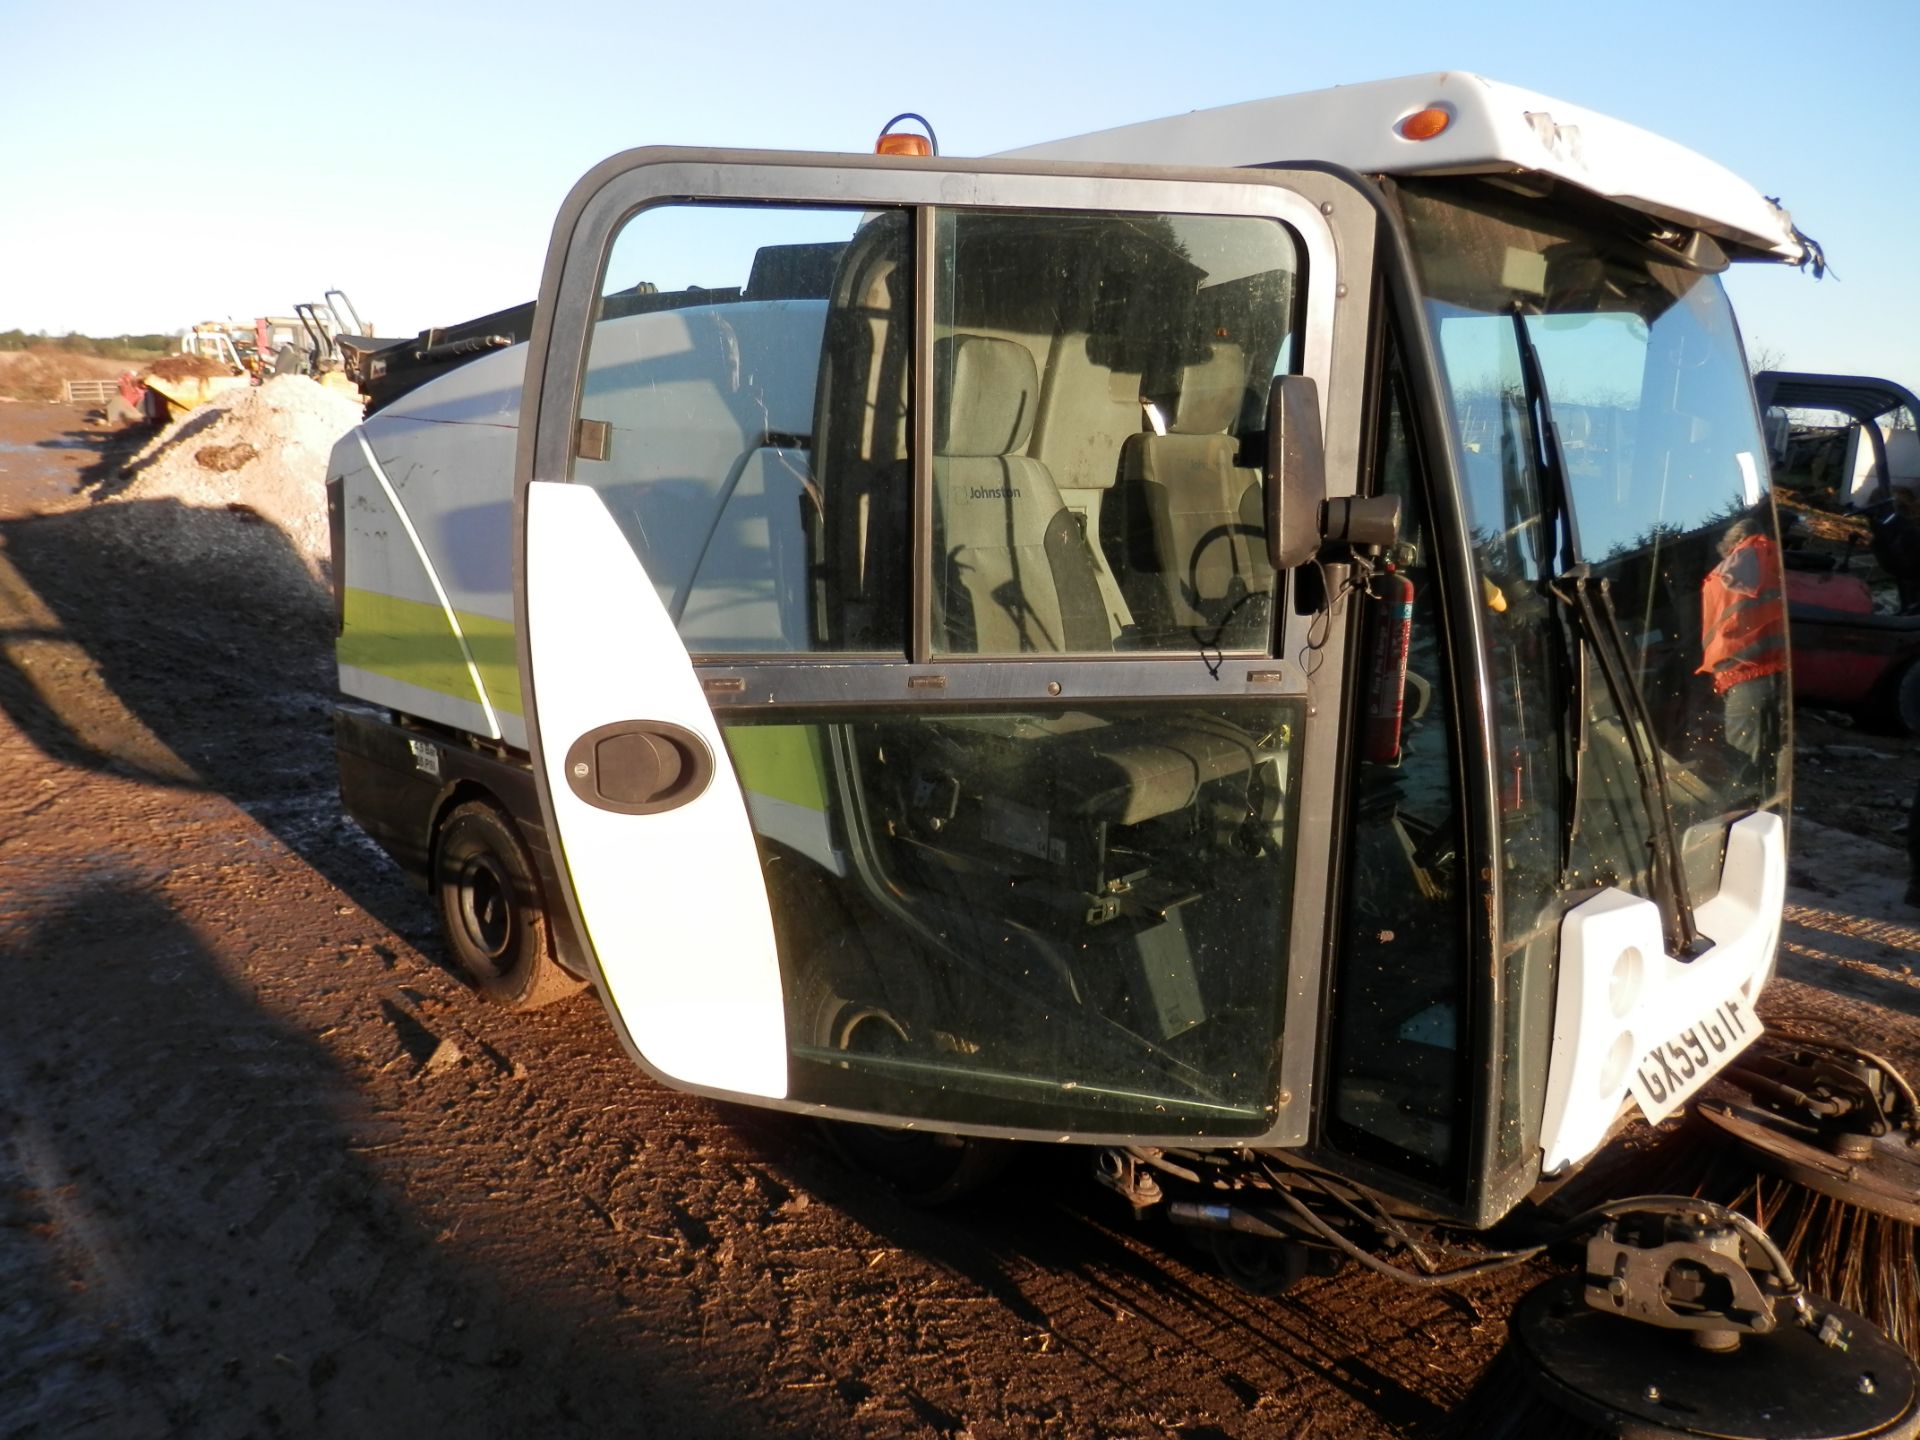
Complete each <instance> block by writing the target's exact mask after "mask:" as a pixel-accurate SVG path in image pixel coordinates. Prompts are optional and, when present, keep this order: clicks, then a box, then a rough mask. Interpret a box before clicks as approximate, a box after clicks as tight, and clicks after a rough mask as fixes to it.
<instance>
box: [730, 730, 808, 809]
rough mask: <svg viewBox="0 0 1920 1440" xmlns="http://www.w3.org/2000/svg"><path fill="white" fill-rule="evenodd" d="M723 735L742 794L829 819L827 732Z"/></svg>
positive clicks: (756, 731)
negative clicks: (823, 741) (824, 738)
mask: <svg viewBox="0 0 1920 1440" xmlns="http://www.w3.org/2000/svg"><path fill="white" fill-rule="evenodd" d="M723 729H724V733H725V735H726V739H727V750H728V753H730V754H731V755H732V756H733V769H734V773H735V774H736V775H738V776H739V777H740V788H741V789H742V790H751V791H753V792H754V793H755V794H756V795H766V796H770V797H771V798H773V799H775V800H785V801H786V802H787V803H788V804H790V805H797V806H799V807H800V808H801V809H803V810H816V811H819V812H820V813H822V814H824V813H826V809H827V769H826V756H825V753H824V750H823V748H822V746H821V734H822V731H823V729H824V727H822V726H819V725H742V724H730V725H727V726H725V727H723Z"/></svg>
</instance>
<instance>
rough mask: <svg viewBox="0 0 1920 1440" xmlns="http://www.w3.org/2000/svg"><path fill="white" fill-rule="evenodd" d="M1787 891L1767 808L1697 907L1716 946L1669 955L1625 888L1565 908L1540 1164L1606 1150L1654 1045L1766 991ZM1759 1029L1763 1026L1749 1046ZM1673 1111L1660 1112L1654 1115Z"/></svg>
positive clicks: (1783, 856)
mask: <svg viewBox="0 0 1920 1440" xmlns="http://www.w3.org/2000/svg"><path fill="white" fill-rule="evenodd" d="M1786 894H1787V836H1786V825H1785V823H1784V822H1783V821H1782V820H1781V819H1780V817H1779V816H1778V815H1772V814H1767V813H1761V814H1757V815H1749V816H1747V817H1746V819H1744V820H1741V821H1739V822H1738V823H1736V824H1735V825H1733V826H1732V827H1731V828H1730V829H1729V830H1728V832H1727V854H1726V860H1725V862H1724V863H1723V865H1722V866H1721V871H1720V889H1719V892H1718V893H1717V894H1716V895H1715V896H1714V897H1713V899H1711V900H1709V901H1707V903H1706V904H1704V905H1701V906H1700V907H1699V908H1698V909H1697V910H1695V912H1694V921H1695V924H1696V925H1697V926H1698V927H1699V930H1700V933H1701V934H1702V935H1703V936H1705V937H1706V938H1707V939H1709V940H1711V941H1712V942H1713V945H1712V948H1711V949H1709V950H1708V951H1707V952H1706V953H1705V954H1702V955H1697V956H1695V957H1694V958H1693V959H1692V960H1689V961H1680V960H1676V959H1674V958H1673V957H1672V956H1670V955H1668V954H1667V953H1666V942H1665V940H1664V938H1663V935H1662V930H1661V925H1660V912H1659V910H1658V909H1657V908H1656V907H1655V906H1654V904H1653V903H1652V902H1651V901H1648V900H1642V899H1640V898H1639V897H1638V896H1634V895H1629V894H1628V893H1626V892H1625V891H1624V890H1605V891H1602V892H1601V893H1600V894H1598V895H1596V896H1594V897H1593V899H1591V900H1588V901H1587V902H1586V903H1585V904H1582V905H1580V906H1577V907H1576V908H1574V909H1572V910H1570V911H1568V912H1567V915H1566V918H1565V919H1564V920H1563V921H1562V922H1561V925H1560V984H1559V995H1558V1003H1557V1004H1556V1005H1555V1007H1554V1024H1553V1056H1552V1060H1551V1062H1550V1064H1549V1066H1548V1069H1547V1100H1546V1110H1545V1113H1544V1114H1543V1116H1542V1117H1541V1125H1540V1145H1541V1150H1542V1152H1543V1154H1542V1168H1543V1170H1545V1171H1546V1172H1547V1173H1553V1172H1556V1171H1559V1170H1561V1169H1563V1168H1565V1167H1566V1166H1568V1165H1570V1164H1572V1163H1573V1162H1575V1161H1577V1160H1583V1159H1585V1158H1586V1157H1587V1156H1588V1155H1591V1154H1592V1153H1593V1152H1594V1151H1595V1150H1597V1149H1598V1148H1599V1147H1600V1145H1601V1142H1603V1141H1604V1140H1605V1139H1606V1138H1607V1132H1608V1131H1609V1130H1610V1129H1611V1128H1612V1126H1613V1122H1614V1118H1615V1117H1616V1116H1617V1115H1618V1114H1619V1113H1620V1107H1621V1105H1622V1104H1623V1103H1625V1101H1626V1099H1627V1097H1628V1095H1629V1094H1630V1093H1631V1091H1632V1077H1633V1072H1634V1066H1635V1062H1636V1061H1638V1060H1639V1058H1640V1057H1641V1056H1642V1055H1643V1054H1645V1053H1646V1051H1647V1049H1648V1047H1650V1046H1653V1045H1657V1044H1659V1043H1661V1042H1662V1041H1665V1040H1667V1039H1669V1038H1671V1037H1672V1036H1674V1035H1677V1034H1678V1033H1680V1032H1681V1031H1682V1030H1684V1029H1686V1028H1687V1027H1688V1026H1690V1025H1693V1024H1694V1023H1695V1022H1696V1021H1697V1020H1699V1018H1700V1017H1701V1016H1703V1015H1707V1014H1710V1013H1711V1012H1712V1011H1713V1010H1714V1008H1715V1007H1716V1006H1717V1005H1719V1004H1720V1003H1721V1002H1723V1001H1724V1000H1726V999H1727V998H1728V997H1729V996H1734V995H1737V996H1739V997H1741V998H1742V999H1744V1000H1746V1001H1747V1002H1749V1003H1751V1002H1752V1001H1754V1000H1757V999H1759V997H1760V989H1761V987H1762V986H1763V985H1764V984H1765V983H1766V981H1767V978H1768V976H1769V974H1770V973H1771V971H1772V967H1773V961H1774V953H1775V950H1776V948H1777V946H1778V945H1779V941H1780V912H1781V907H1782V905H1783V904H1784V903H1785V901H1786ZM1758 1033H1759V1026H1758V1025H1757V1024H1756V1025H1755V1026H1754V1029H1753V1033H1752V1035H1749V1036H1748V1037H1746V1041H1744V1042H1743V1043H1750V1042H1751V1040H1752V1039H1753V1038H1756V1037H1757V1035H1758ZM1666 1113H1668V1112H1663V1111H1662V1110H1661V1109H1659V1108H1656V1109H1655V1110H1654V1111H1650V1112H1649V1117H1648V1118H1650V1119H1652V1120H1655V1121H1658V1120H1662V1119H1664V1118H1666Z"/></svg>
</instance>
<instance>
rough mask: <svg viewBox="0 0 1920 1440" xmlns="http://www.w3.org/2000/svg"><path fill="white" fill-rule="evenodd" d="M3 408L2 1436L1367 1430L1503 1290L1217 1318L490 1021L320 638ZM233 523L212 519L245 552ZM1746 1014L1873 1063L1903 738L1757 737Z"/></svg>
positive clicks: (1174, 1257)
mask: <svg viewBox="0 0 1920 1440" xmlns="http://www.w3.org/2000/svg"><path fill="white" fill-rule="evenodd" d="M106 448H107V441H106V439H105V437H103V435H102V434H101V432H98V431H96V430H94V429H92V428H90V427H89V426H88V425H87V424H86V423H85V421H84V418H83V416H82V415H81V413H80V412H77V411H74V410H70V409H65V408H62V407H58V406H52V405H33V404H5V403H0V661H4V663H0V773H5V774H6V775H7V776H8V780H9V783H8V784H7V785H6V786H5V787H4V789H0V986H3V987H4V991H3V992H0V993H3V994H4V998H3V999H0V1436H4V1437H8V1440H11V1437H29V1436H31V1437H66V1436H87V1437H93V1436H101V1437H121V1436H126V1437H135V1440H138V1437H146V1436H194V1437H201V1436H207V1437H226V1436H233V1437H240V1436H259V1437H271V1436H279V1435H353V1436H360V1437H383V1436H404V1437H409V1440H417V1437H420V1436H425V1435H440V1434H461V1435H467V1436H473V1437H479V1440H485V1437H495V1436H499V1437H507V1436H523V1435H534V1434H538V1435H553V1436H562V1435H633V1436H647V1435H662V1436H665V1435H671V1436H675V1437H688V1436H705V1435H713V1436H726V1437H730V1440H738V1437H742V1436H760V1435H781V1436H788V1435H822V1436H839V1435H849V1436H873V1437H891V1436H924V1437H958V1436H973V1437H980V1440H985V1437H989V1436H1027V1435H1058V1436H1168V1435H1171V1436H1181V1437H1187V1440H1211V1437H1224V1436H1327V1437H1332V1436H1342V1437H1345V1436H1361V1437H1365V1436H1402V1435H1415V1434H1422V1433H1425V1432H1426V1431H1427V1430H1429V1429H1431V1428H1432V1426H1433V1425H1434V1423H1435V1422H1436V1421H1437V1420H1438V1419H1439V1417H1440V1416H1441V1415H1442V1414H1443V1413H1444V1412H1445V1411H1446V1410H1447V1409H1449V1408H1450V1407H1452V1406H1453V1405H1455V1404H1456V1403H1457V1402H1458V1401H1459V1399H1460V1398H1461V1397H1462V1396H1463V1395H1464V1394H1465V1393H1466V1391H1467V1389H1468V1388H1469V1387H1470V1385H1471V1384H1472V1381H1473V1379H1474V1377H1475V1376H1476V1375H1477V1374H1478V1373H1479V1371H1480V1370H1481V1369H1482V1368H1483V1367H1484V1366H1485V1365H1486V1363H1487V1362H1488V1361H1489V1360H1490V1359H1491V1358H1492V1357H1493V1355H1494V1353H1495V1351H1496V1350H1497V1349H1498V1347H1499V1345H1500V1343H1501V1340H1502V1338H1503V1333H1504V1326H1503V1318H1502V1317H1503V1316H1504V1314H1505V1308H1506V1305H1507V1304H1508V1303H1509V1302H1510V1301H1511V1299H1512V1298H1513V1297H1514V1296H1515V1295H1517V1294H1518V1293H1519V1292H1520V1291H1521V1290H1523V1289H1525V1288H1526V1287H1527V1285H1528V1284H1529V1283H1531V1281H1532V1280H1533V1279H1535V1278H1537V1275H1529V1274H1525V1273H1522V1274H1510V1275H1507V1276H1504V1277H1501V1278H1499V1279H1496V1280H1493V1281H1489V1282H1485V1283H1481V1284H1477V1285H1474V1286H1470V1287H1467V1288H1466V1289H1465V1290H1464V1292H1463V1293H1464V1295H1465V1296H1466V1297H1468V1298H1461V1297H1459V1296H1453V1295H1449V1294H1445V1293H1438V1292H1432V1293H1428V1292H1415V1291H1411V1290H1407V1289H1403V1288H1401V1287H1398V1286H1395V1285H1394V1284H1392V1283H1391V1282H1388V1281H1385V1280H1382V1279H1378V1278H1376V1277H1374V1276H1372V1275H1370V1274H1367V1273H1365V1272H1362V1271H1355V1270H1349V1271H1348V1272H1346V1273H1344V1274H1341V1275H1339V1276H1336V1277H1333V1278H1330V1279H1315V1280H1309V1281H1307V1282H1305V1283H1303V1284H1302V1285H1301V1286H1299V1287H1298V1288H1297V1289H1295V1290H1293V1291H1291V1292H1289V1293H1287V1294H1286V1295H1284V1296H1280V1297H1275V1298H1268V1299H1255V1298H1252V1297H1249V1296H1247V1295H1245V1294H1243V1293H1242V1292H1240V1291H1239V1290H1237V1289H1235V1288H1234V1287H1233V1286H1232V1285H1230V1284H1228V1283H1227V1282H1226V1281H1224V1280H1223V1279H1221V1278H1220V1277H1219V1276H1218V1275H1217V1274H1216V1273H1214V1272H1213V1271H1212V1270H1211V1268H1210V1267H1208V1266H1207V1265H1206V1264H1204V1263H1203V1262H1201V1261H1200V1259H1199V1257H1198V1256H1197V1255H1194V1256H1191V1257H1190V1255H1189V1252H1188V1251H1186V1250H1185V1249H1184V1248H1183V1247H1182V1245H1181V1244H1180V1242H1179V1241H1178V1239H1177V1237H1169V1236H1167V1235H1166V1234H1165V1233H1163V1232H1160V1231H1157V1230H1153V1229H1142V1228H1138V1227H1136V1226H1135V1225H1134V1224H1133V1223H1132V1221H1131V1219H1130V1218H1129V1216H1128V1215H1127V1213H1126V1212H1125V1210H1124V1208H1123V1207H1122V1206H1121V1205H1120V1203H1119V1201H1118V1200H1117V1199H1116V1198H1115V1197H1112V1196H1110V1195H1108V1194H1107V1193H1106V1192H1105V1191H1102V1190H1101V1189H1099V1188H1098V1187H1096V1186H1093V1185H1091V1184H1089V1183H1085V1181H1084V1178H1083V1175H1084V1171H1085V1168H1086V1166H1087V1163H1088V1157H1087V1156H1086V1154H1085V1153H1084V1152H1077V1151H1065V1152H1059V1153H1040V1154H1035V1155H1034V1156H1032V1157H1029V1158H1028V1159H1026V1160H1025V1161H1023V1162H1022V1164H1021V1165H1020V1167H1018V1168H1017V1169H1016V1170H1015V1172H1014V1174H1013V1175H1012V1176H1011V1177H1010V1179H1009V1181H1008V1182H1007V1183H1005V1184H1003V1185H1002V1186H1001V1187H999V1188H998V1189H997V1190H995V1191H994V1192H992V1193H991V1194H989V1195H987V1196H986V1197H984V1198H982V1199H980V1200H978V1201H976V1202H974V1203H972V1204H971V1205H969V1206H967V1207H966V1208H964V1209H959V1210H949V1211H941V1212H934V1213H928V1212H921V1211H916V1210H914V1209H911V1208H909V1207H907V1206H905V1205H903V1204H901V1203H899V1202H897V1201H895V1200H894V1199H892V1198H890V1197H888V1196H886V1195H884V1194H880V1193H876V1191H875V1190H874V1188H873V1187H872V1186H871V1185H870V1184H868V1183H865V1182H863V1181H862V1180H861V1179H860V1177H859V1176H857V1175H855V1174H853V1173H852V1172H850V1171H848V1170H847V1169H845V1168H844V1167H843V1166H842V1165H841V1163H840V1162H839V1161H838V1160H837V1159H836V1158H835V1157H834V1156H833V1155H832V1154H831V1153H830V1152H829V1151H828V1150H827V1149H826V1148H825V1146H824V1145H823V1144H822V1142H821V1141H820V1139H819V1138H818V1136H817V1134H816V1132H815V1131H814V1130H813V1129H811V1128H810V1127H808V1126H806V1125H804V1124H799V1123H796V1122H793V1121H791V1120H788V1119H785V1118H782V1117H775V1116H769V1115H765V1114H761V1113H758V1112H753V1111H747V1110H739V1109H732V1108H728V1107H724V1106H720V1105H716V1104H711V1103H708V1102H705V1101H701V1100H695V1099H690V1098H687V1097H684V1096H680V1095H677V1094H674V1093H672V1092H669V1091H667V1090H664V1089H662V1088H661V1087H660V1086H658V1085H656V1084H654V1083H653V1082H652V1081H650V1080H648V1079H647V1078H646V1077H645V1076H643V1075H642V1074H640V1073H639V1072H638V1071H636V1070H635V1069H634V1068H633V1067H632V1066H631V1065H630V1064H629V1063H628V1062H627V1060H626V1059H625V1058H624V1056H623V1055H622V1054H621V1053H620V1051H619V1049H618V1046H617V1044H616V1042H615V1040H614V1038H613V1035H612V1033H611V1031H610V1029H609V1027H608V1025H607V1023H606V1021H605V1019H604V1017H603V1015H602V1013H601V1011H600V1009H599V1007H598V1004H597V1002H596V1001H595V1000H594V999H593V997H592V996H591V995H583V996H580V997H578V998H576V999H574V1000H571V1001H568V1002H565V1003H563V1004H561V1005H559V1006H556V1007H554V1008H552V1009H550V1010H546V1011H542V1012H539V1013H537V1014H534V1015H531V1016H514V1015H506V1014H502V1013H500V1012H498V1011H496V1010H492V1009H489V1008H488V1007H486V1006H485V1005H484V1004H482V1003H481V1002H480V1001H479V1000H477V999H476V998H475V997H474V996H473V995H472V994H471V993H470V992H469V991H468V990H467V989H466V988H465V987H464V986H463V985H462V984H461V983H460V982H459V981H458V980H457V979H456V978H454V976H453V975H452V974H450V973H449V971H448V970H447V969H446V968H445V966H444V964H443V962H442V959H441V957H440V954H439V950H438V947H437V944H436V942H435V939H434V936H433V929H432V924H431V919H430V913H429V910H428V907H427V904H426V902H425V900H424V898H423V897H422V896H420V895H419V894H417V893H416V892H414V891H413V890H411V889H410V888H408V887H407V885H406V884H405V883H404V882H403V881H402V880H401V879H400V877H399V875H398V874H397V872H396V871H395V870H394V869H393V868H392V866H391V865H390V864H389V863H388V862H387V861H386V859H385V858H384V857H383V856H382V855H381V854H380V853H379V852H378V851H377V850H376V849H374V848H373V847H372V845H371V844H370V843H369V842H368V841H367V840H366V839H365V838H364V837H363V836H362V835H361V834H360V833H359V832H358V830H357V829H356V828H355V827H354V826H353V825H352V824H351V823H350V822H348V821H347V820H346V819H345V818H344V816H343V815H342V813H341V811H340V809H339V806H338V802H337V799H336V795H335V791H334V780H333V758H332V749H331V739H330V734H329V727H328V719H327V714H328V707H329V704H330V700H331V693H332V667H331V660H330V651H329V633H328V628H327V624H326V619H327V617H326V614H325V609H324V607H321V606H316V605H315V604H314V602H313V600H312V597H311V581H310V579H309V578H308V576H307V573H306V571H305V570H304V568H303V567H302V565H301V562H300V560H299V558H298V557H297V556H295V555H294V554H293V553H292V552H291V550H290V549H289V551H288V553H287V554H286V555H285V557H284V577H285V584H284V585H283V586H275V585H263V584H260V583H258V579H257V577H248V576H240V575H237V574H235V573H233V572H231V571H228V570H225V569H223V568H222V567H209V566H191V565H185V564H182V563H180V562H179V561H178V560H177V559H176V558H173V557H174V556H175V555H176V554H177V551H176V550H174V549H156V548H155V547H154V546H152V545H151V544H150V543H147V537H149V536H151V535H152V534H154V533H155V531H156V527H159V528H170V529H171V530H174V531H178V530H179V529H181V527H187V528H191V527H192V526H195V525H200V524H208V525H235V524H244V523H249V522H248V521H247V520H246V518H245V517H244V516H236V515H234V514H231V513H227V512H216V513H207V514H198V515H195V514H186V513H182V511H181V507H179V506H178V505H177V504H176V503H175V502H171V501H140V500H120V501H115V502H112V503H106V504H94V503H89V502H88V501H87V500H86V499H85V498H84V496H83V495H82V494H81V493H80V492H82V491H86V490H89V489H93V490H97V489H98V488H99V482H100V481H101V480H102V478H103V477H104V476H106V475H107V474H108V473H109V472H110V470H111V468H112V467H113V465H114V463H115V461H114V457H113V455H112V454H110V453H109V454H104V455H103V450H105V449H106ZM253 523H258V522H253ZM1799 733H1800V740H1801V748H1800V757H1799V771H1798V778H1799V783H1800V795H1801V797H1802V799H1801V801H1800V803H1799V805H1798V806H1797V807H1796V809H1797V814H1798V817H1799V820H1800V822H1801V823H1800V824H1798V826H1797V828H1796V832H1795V837H1794V844H1795V854H1794V861H1793V884H1794V888H1793V892H1792V897H1791V899H1792V908H1791V910H1790V913H1789V917H1788V926H1787V937H1786V947H1785V953H1784V956H1783V966H1782V975H1783V979H1782V980H1781V982H1780V983H1779V984H1778V985H1777V986H1776V987H1775V992H1774V998H1773V1000H1772V1002H1771V1006H1770V1008H1771V1009H1772V1010H1773V1012H1774V1013H1776V1014H1787V1013H1792V1014H1808V1015H1816V1016H1823V1017H1825V1018H1826V1019H1827V1020H1829V1021H1834V1020H1839V1021H1841V1022H1842V1023H1844V1024H1845V1025H1846V1026H1847V1027H1848V1029H1849V1030H1850V1031H1851V1032H1852V1033H1854V1034H1855V1035H1858V1036H1862V1037H1868V1038H1871V1039H1872V1040H1874V1041H1875V1042H1876V1043H1878V1044H1880V1045H1882V1046H1884V1047H1886V1048H1889V1049H1892V1050H1896V1051H1899V1052H1901V1053H1904V1054H1908V1055H1913V1054H1916V1053H1920V976H1916V975H1915V973H1914V967H1915V965H1916V964H1917V963H1920V956H1916V953H1915V952H1916V950H1920V930H1917V929H1916V926H1920V911H1916V910H1913V909H1910V908H1906V907H1904V906H1903V904H1902V903H1901V897H1902V893H1903V890H1904V883H1905V877H1904V854H1903V852H1902V851H1901V850H1900V849H1899V848H1898V847H1899V846H1901V845H1902V843H1903V839H1902V836H1901V834H1900V833H1899V827H1901V825H1902V824H1903V821H1904V813H1905V810H1904V807H1905V803H1906V800H1907V799H1908V797H1910V796H1911V795H1912V794H1913V790H1914V786H1915V783H1916V781H1917V780H1920V753H1916V748H1915V745H1914V743H1913V742H1909V741H1891V740H1886V739H1881V738H1876V737H1872V736H1866V735H1862V734H1859V733H1857V732H1855V731H1853V730H1852V729H1850V728H1848V727H1847V726H1846V725H1845V724H1844V723H1842V722H1840V721H1839V720H1838V719H1836V718H1832V717H1820V716H1811V715H1803V716H1802V717H1801V721H1800V731H1799Z"/></svg>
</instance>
